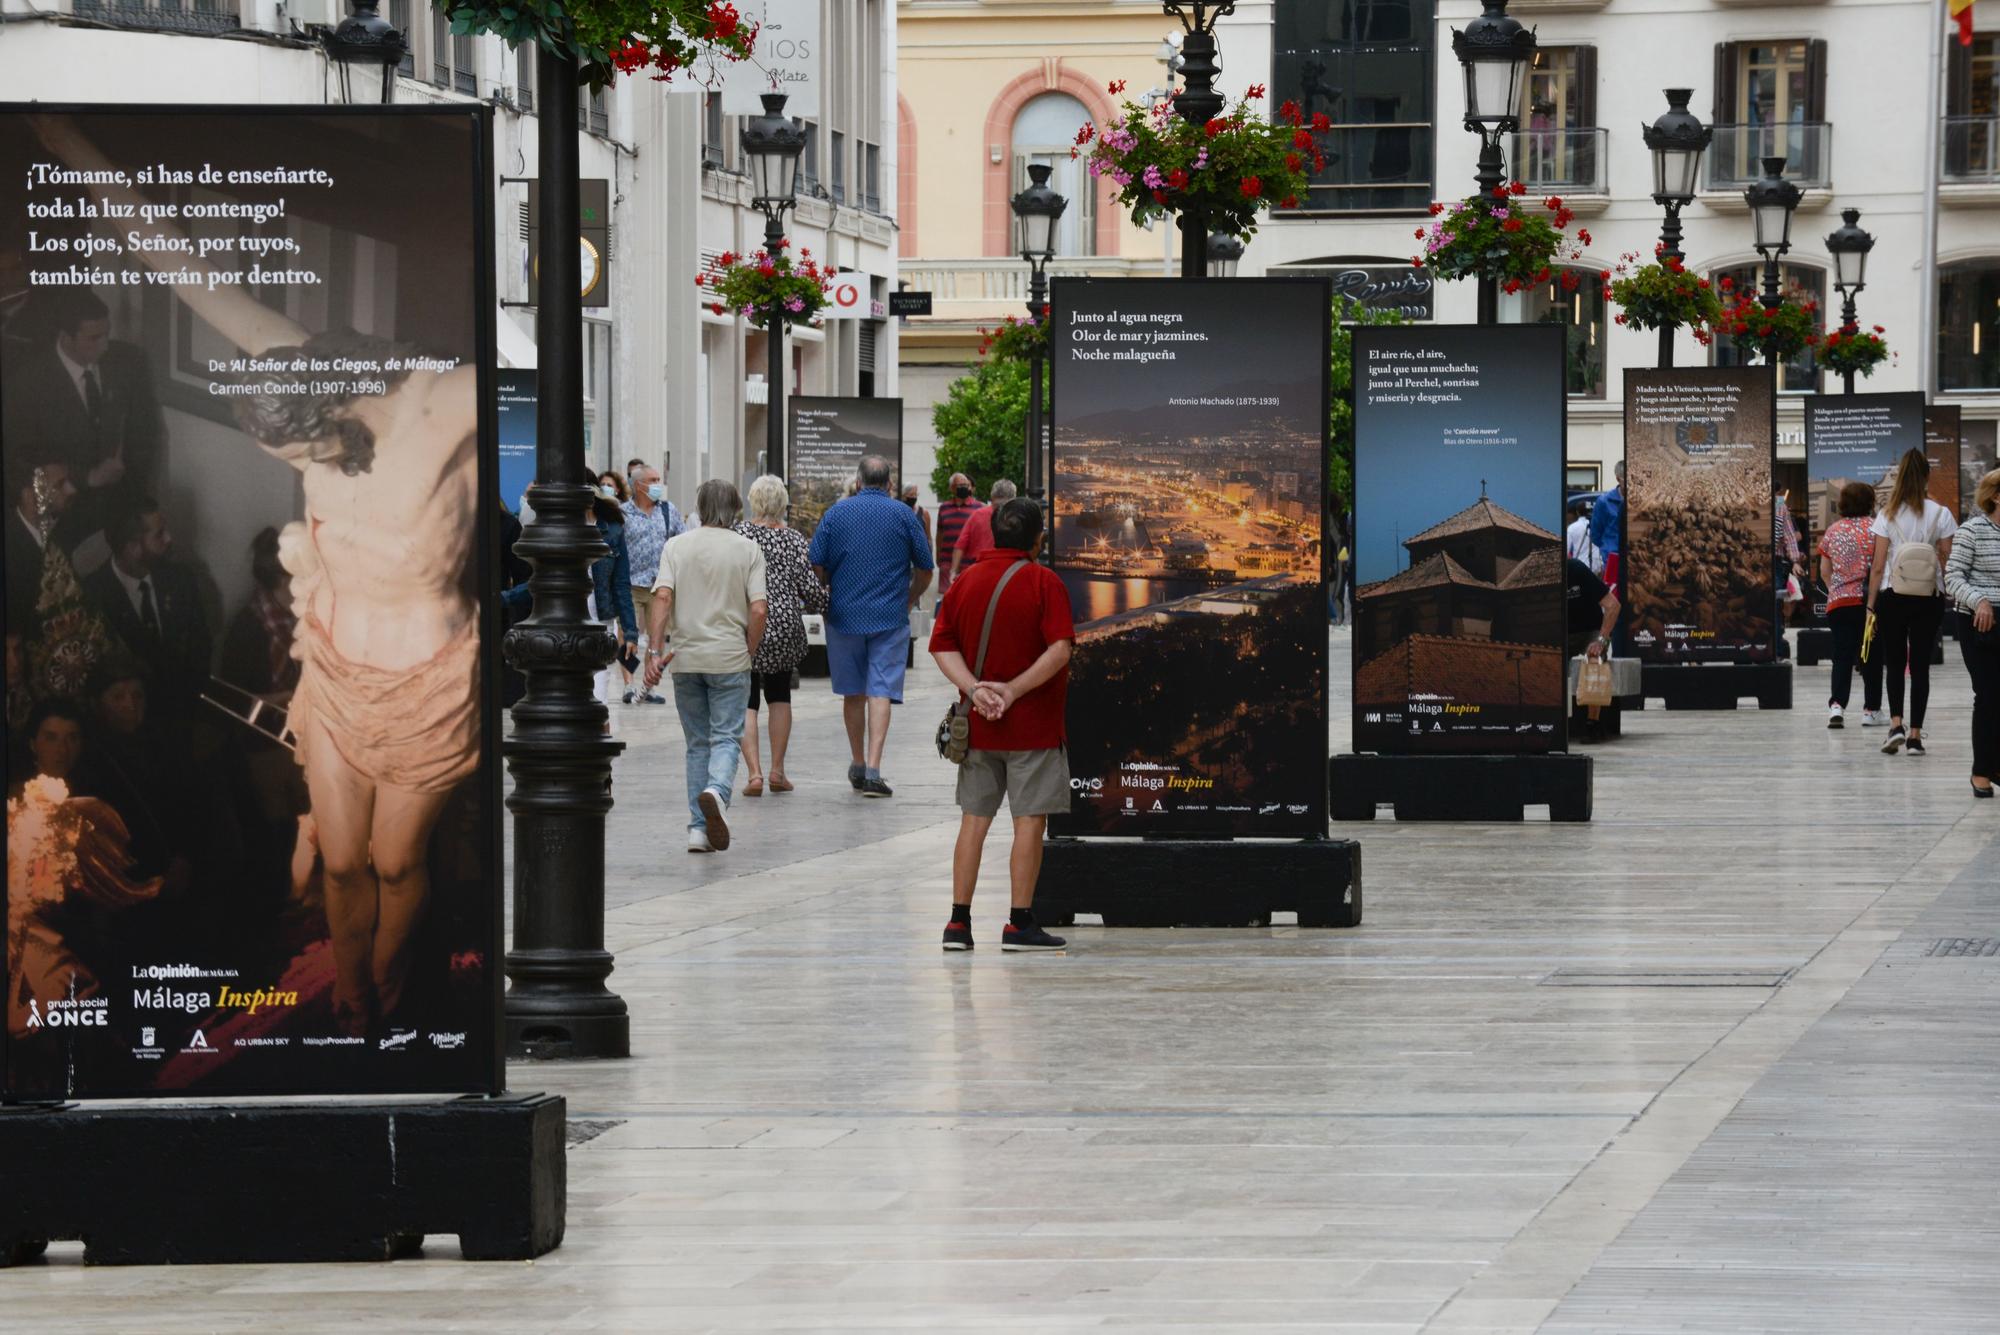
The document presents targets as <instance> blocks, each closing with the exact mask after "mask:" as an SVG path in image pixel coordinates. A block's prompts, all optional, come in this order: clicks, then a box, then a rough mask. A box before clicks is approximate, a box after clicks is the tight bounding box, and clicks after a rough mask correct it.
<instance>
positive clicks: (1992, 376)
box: [1937, 255, 2000, 393]
mask: <svg viewBox="0 0 2000 1335" xmlns="http://www.w3.org/2000/svg"><path fill="white" fill-rule="evenodd" d="M1937 339H1938V359H1937V360H1938V383H1937V387H1938V389H1939V390H1940V391H1942V392H1947V393H1948V392H1951V391H1954V390H1962V389H2000V255H1996V256H1989V257H1987V258H1984V259H1977V260H1966V261H1965V262H1964V263H1962V264H1947V265H1945V266H1944V267H1943V268H1941V269H1939V270H1938V333H1937Z"/></svg>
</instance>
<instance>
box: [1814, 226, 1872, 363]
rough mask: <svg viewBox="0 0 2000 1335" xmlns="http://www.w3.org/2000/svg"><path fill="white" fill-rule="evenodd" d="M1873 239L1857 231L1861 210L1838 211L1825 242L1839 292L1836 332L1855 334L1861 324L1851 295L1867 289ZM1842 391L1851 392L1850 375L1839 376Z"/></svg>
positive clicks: (1835, 286)
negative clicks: (1837, 225) (1869, 254)
mask: <svg viewBox="0 0 2000 1335" xmlns="http://www.w3.org/2000/svg"><path fill="white" fill-rule="evenodd" d="M1873 249H1875V238H1874V237H1873V236H1872V235H1870V234H1869V233H1867V232H1864V231H1862V230H1861V210H1860V209H1842V210H1841V211H1840V226H1839V227H1838V228H1837V229H1835V231H1834V232H1833V234H1832V235H1831V236H1829V237H1827V239H1826V253H1827V254H1829V255H1831V256H1833V286H1834V288H1835V289H1836V290H1837V291H1838V292H1839V293H1840V332H1841V333H1843V334H1853V333H1857V332H1859V331H1860V329H1861V321H1860V320H1859V319H1858V318H1857V317H1856V315H1855V313H1854V294H1855V293H1857V292H1859V291H1860V290H1861V289H1862V288H1864V287H1866V286H1868V284H1867V283H1866V281H1864V280H1865V279H1866V278H1867V276H1868V252H1869V251H1871V250H1873ZM1840 379H1841V382H1842V383H1843V384H1844V385H1845V386H1846V392H1847V393H1849V394H1852V393H1853V392H1854V372H1853V371H1851V370H1848V371H1842V372H1841V373H1840Z"/></svg>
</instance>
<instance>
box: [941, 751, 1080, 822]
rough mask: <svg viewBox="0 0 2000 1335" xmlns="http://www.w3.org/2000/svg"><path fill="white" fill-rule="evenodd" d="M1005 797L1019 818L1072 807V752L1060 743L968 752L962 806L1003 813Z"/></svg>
mask: <svg viewBox="0 0 2000 1335" xmlns="http://www.w3.org/2000/svg"><path fill="white" fill-rule="evenodd" d="M1002 797H1005V798H1006V799H1007V810H1008V811H1009V812H1010V813H1011V814H1012V815H1013V817H1014V819H1015V820H1025V819H1026V818H1027V817H1029V816H1054V815H1059V814H1061V813H1062V812H1066V811H1068V810H1069V753H1068V752H1066V751H1064V750H1063V749H1062V748H1061V747H1059V746H1053V747H1049V748H1046V749H1044V750H1040V751H968V752H966V755H965V763H964V764H963V765H960V766H959V767H958V807H959V810H961V811H963V812H964V813H965V814H966V815H968V816H984V817H987V818H988V819H991V818H992V817H994V816H997V815H999V814H1000V799H1001V798H1002Z"/></svg>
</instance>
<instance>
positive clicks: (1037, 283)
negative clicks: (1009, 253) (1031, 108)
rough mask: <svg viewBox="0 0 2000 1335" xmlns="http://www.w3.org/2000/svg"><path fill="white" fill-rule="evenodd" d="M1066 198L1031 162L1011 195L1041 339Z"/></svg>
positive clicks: (1038, 484)
mask: <svg viewBox="0 0 2000 1335" xmlns="http://www.w3.org/2000/svg"><path fill="white" fill-rule="evenodd" d="M1068 207H1069V201H1068V200H1067V199H1064V198H1063V197H1062V196H1061V195H1059V194H1057V193H1056V192H1055V191H1054V190H1051V189H1050V188H1049V166H1048V164H1047V163H1042V162H1036V163H1031V164H1030V165H1029V167H1028V185H1027V188H1026V189H1025V190H1023V191H1021V193H1020V194H1018V195H1016V196H1014V216H1015V217H1016V218H1018V219H1019V220H1020V223H1021V258H1022V259H1024V260H1026V261H1027V262H1028V319H1029V320H1030V321H1031V322H1032V323H1034V324H1036V325H1038V326H1040V327H1041V330H1042V337H1043V342H1046V341H1047V337H1048V321H1047V318H1046V317H1045V316H1044V314H1043V311H1042V308H1043V307H1044V306H1046V305H1048V300H1049V297H1048V283H1049V261H1050V260H1052V259H1054V258H1055V256H1056V224H1057V223H1059V222H1060V221H1061V220H1062V216H1063V210H1064V209H1066V208H1068ZM1042 477H1043V474H1042V344H1039V343H1038V344H1036V345H1035V350H1034V352H1033V354H1032V355H1031V356H1030V357H1029V358H1028V478H1027V481H1028V495H1029V496H1030V497H1032V498H1033V499H1034V502H1035V504H1037V505H1040V504H1041V503H1042V492H1043V485H1042Z"/></svg>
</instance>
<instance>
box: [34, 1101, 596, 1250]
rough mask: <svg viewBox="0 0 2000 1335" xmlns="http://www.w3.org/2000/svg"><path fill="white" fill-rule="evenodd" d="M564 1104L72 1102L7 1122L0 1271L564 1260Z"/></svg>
mask: <svg viewBox="0 0 2000 1335" xmlns="http://www.w3.org/2000/svg"><path fill="white" fill-rule="evenodd" d="M563 1110H564V1104H563V1100H562V1099H561V1098H559V1097H556V1096H554V1095H549V1094H510V1095H503V1096H501V1097H499V1098H493V1099H486V1098H478V1097H472V1098H462V1099H451V1100H448V1101H441V1102H423V1103H414V1102H413V1103H351V1104H349V1103H321V1104H298V1103H279V1104H268V1103H267V1104H236V1105H233V1106H222V1107H217V1106H203V1107H194V1106H189V1105H186V1104H179V1105H173V1106H165V1105H144V1106H139V1107H130V1106H123V1107H105V1108H92V1107H85V1106H78V1105H75V1104H52V1105H42V1106H19V1107H8V1108H4V1109H0V1265H13V1264H18V1263H20V1262H24V1261H29V1260H32V1259H34V1258H35V1257H37V1256H39V1255H41V1254H42V1252H43V1251H44V1250H45V1249H46V1248H47V1246H48V1244H49V1243H50V1242H52V1241H59V1240H65V1239H74V1238H81V1239H83V1241H84V1253H83V1259H84V1261H85V1262H86V1263H87V1264H90V1265H170V1264H172V1265H210V1264H241V1263H268V1262H295V1261H387V1260H392V1259H394V1258H396V1257H399V1256H413V1255H415V1254H417V1252H418V1251H420V1250H421V1249H422V1246H423V1240H424V1236H425V1235H426V1234H429V1233H448V1234H455V1235H456V1236H457V1237H458V1242H459V1248H460V1250H461V1252H462V1253H463V1254H464V1256H465V1259H466V1260H469V1261H525V1260H530V1259H532V1258H534V1257H537V1256H540V1255H542V1254H543V1253H545V1252H550V1251H553V1250H554V1249H555V1248H556V1247H558V1246H560V1245H561V1244H562V1238H563V1219H564V1210H565V1196H566V1193H567V1190H568V1185H567V1179H568V1167H567V1160H566V1158H565V1155H566V1150H565V1147H564V1143H563V1131H564V1120H563Z"/></svg>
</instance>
